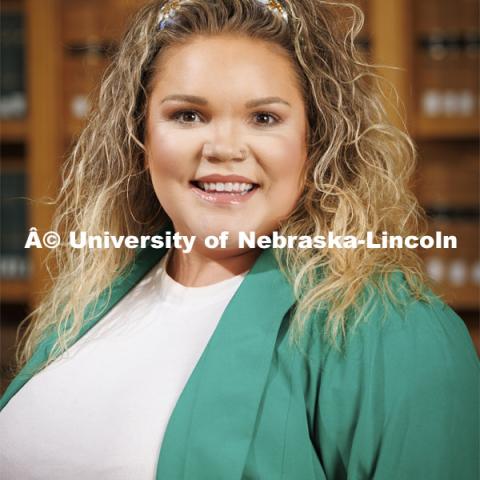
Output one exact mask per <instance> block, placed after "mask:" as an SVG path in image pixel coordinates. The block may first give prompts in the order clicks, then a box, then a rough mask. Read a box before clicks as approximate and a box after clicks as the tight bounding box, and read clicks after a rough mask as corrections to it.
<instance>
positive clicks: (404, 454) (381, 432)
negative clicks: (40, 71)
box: [0, 0, 478, 479]
mask: <svg viewBox="0 0 480 480" xmlns="http://www.w3.org/2000/svg"><path fill="white" fill-rule="evenodd" d="M350 8H351V10H350V11H351V12H353V13H354V16H353V20H352V21H353V24H352V25H351V28H350V29H347V30H348V31H345V29H344V26H343V23H342V22H343V20H342V18H344V16H345V13H346V11H347V10H346V9H345V7H344V6H339V5H337V4H335V3H333V2H328V3H327V2H319V1H316V0H301V1H300V0H299V1H296V2H291V3H290V2H289V3H288V4H283V3H282V4H279V3H276V2H269V1H267V0H266V1H260V0H230V1H227V0H209V1H205V0H191V1H184V2H178V1H174V0H172V1H170V2H167V3H165V2H154V3H152V4H151V5H149V6H147V7H145V8H144V9H143V10H142V11H141V12H139V14H138V16H137V17H136V19H135V21H134V22H133V25H132V27H131V28H130V30H129V31H128V33H127V34H126V36H125V38H124V40H123V42H122V45H121V48H120V51H119V53H118V56H117V58H116V59H115V62H114V63H113V65H112V67H111V68H110V71H109V72H108V75H107V76H106V77H105V80H104V82H103V85H102V89H101V93H100V100H99V105H98V109H97V111H96V112H95V114H94V115H93V116H92V118H91V120H90V122H89V125H88V126H87V128H86V130H85V131H84V133H83V135H82V137H81V138H80V140H79V142H78V145H77V146H76V148H75V150H74V152H73V155H72V158H71V162H70V164H69V166H68V168H67V169H66V174H65V177H64V182H63V188H62V192H61V198H60V202H59V206H58V214H57V217H56V222H55V228H56V229H57V230H59V231H62V232H70V231H73V232H80V231H85V232H88V233H89V234H92V235H93V234H104V232H109V234H110V235H126V234H130V235H136V236H141V235H153V234H160V235H163V236H164V237H167V236H168V235H169V234H173V232H175V233H177V234H179V235H181V236H185V237H189V238H193V237H195V238H196V241H195V244H194V245H193V246H192V249H191V251H189V252H188V253H187V250H188V249H187V248H172V249H170V250H169V251H168V255H167V254H166V253H167V249H166V248H162V249H157V248H154V247H153V244H150V245H149V246H148V247H147V248H145V249H138V250H137V251H133V250H130V249H128V248H125V247H123V248H119V249H114V248H110V249H107V250H101V249H97V250H95V249H88V248H83V249H73V248H72V247H71V246H70V245H68V244H67V243H65V244H64V245H63V246H62V247H61V248H60V249H58V250H57V251H56V252H57V258H56V262H57V265H58V267H59V268H58V272H59V273H58V276H57V277H56V279H55V285H54V288H53V289H52V291H51V292H50V293H49V295H48V297H47V298H46V299H45V301H44V302H43V303H42V305H41V306H40V307H39V309H38V310H37V311H36V312H35V321H34V322H32V323H31V324H30V327H29V330H28V332H27V335H26V337H25V341H24V342H23V346H22V349H21V356H20V363H21V365H23V369H22V370H21V372H20V373H19V375H18V376H17V377H16V379H15V380H14V381H13V382H12V384H11V385H10V387H9V389H8V390H7V392H6V393H5V395H4V397H3V399H2V407H3V411H2V414H1V415H0V429H2V431H3V432H4V439H5V444H4V446H3V448H2V452H3V453H2V457H3V458H2V460H3V462H2V463H3V465H4V467H3V468H4V472H5V474H6V477H7V478H49V479H52V478H102V479H104V478H112V479H113V478H115V479H118V478H129V479H130V478H135V479H140V478H154V477H156V478H161V479H177V478H185V479H213V478H218V479H235V478H245V479H246V478H260V479H270V478H272V479H273V478H275V479H277V478H278V479H280V478H283V479H322V478H329V479H341V478H349V479H369V478H378V479H394V478H398V479H406V478H422V479H430V478H431V479H443V478H444V479H447V478H464V479H467V478H474V476H475V468H476V460H475V452H476V451H477V446H478V438H477V430H476V425H477V423H478V422H477V419H478V417H477V415H478V412H477V410H476V401H477V398H478V393H477V389H476V375H477V371H478V370H477V369H478V367H477V359H476V355H475V352H474V350H473V347H472V343H471V340H470V339H469V336H468V332H467V330H466V328H465V326H464V325H463V323H462V321H461V320H460V319H459V318H458V317H457V316H456V315H455V314H454V313H453V312H452V311H451V310H450V309H449V308H448V307H446V306H445V305H444V304H443V303H441V301H440V300H438V299H437V298H436V297H434V296H433V295H432V294H431V293H430V292H429V291H428V290H427V289H426V288H425V287H424V286H423V285H424V283H423V282H424V278H423V275H422V273H421V268H420V264H419V261H418V259H417V257H416V256H415V255H414V253H412V252H411V251H410V250H401V249H397V250H392V249H390V250H384V249H367V248H363V247H359V248H357V249H343V248H306V249H302V248H299V247H298V246H294V248H286V249H277V250H275V249H267V250H265V251H262V249H261V248H249V247H248V246H242V245H240V244H239V242H237V238H238V235H239V234H240V233H241V232H243V231H245V232H254V233H255V234H256V235H257V236H258V235H264V234H266V235H271V234H272V235H273V232H274V231H279V232H280V233H282V234H283V235H285V236H289V235H291V236H293V235H310V236H315V235H326V232H329V231H331V232H334V233H335V234H336V235H355V236H357V237H358V238H364V237H365V235H366V233H367V232H368V231H372V232H374V234H375V235H376V236H377V237H378V236H379V235H380V234H381V232H383V231H388V232H389V233H390V234H397V235H408V234H411V233H414V232H416V227H417V223H418V219H419V218H420V217H419V214H418V213H417V204H416V201H415V199H414V198H413V197H412V195H411V194H410V193H409V191H408V189H407V186H406V185H407V181H408V179H409V177H410V174H411V172H412V171H413V161H412V157H413V149H412V147H411V142H410V141H409V140H408V138H406V137H405V136H404V135H402V134H401V133H400V132H398V131H397V130H395V129H394V128H393V127H391V126H389V125H388V124H387V122H386V120H385V114H384V111H383V109H382V107H381V99H380V96H379V94H378V92H377V90H376V89H375V87H374V83H373V82H372V81H371V78H372V77H371V76H370V79H369V78H368V74H369V72H370V70H369V67H368V66H366V65H364V64H363V63H362V62H361V60H360V59H359V57H358V55H357V53H356V50H355V48H354V44H353V40H354V38H355V35H356V34H357V33H358V31H359V29H360V25H361V23H362V16H361V14H360V13H359V12H358V10H357V9H356V8H354V7H350ZM222 232H228V241H227V242H226V245H225V248H220V247H218V248H208V247H207V246H206V245H205V241H206V239H207V237H209V236H211V235H216V236H220V235H221V234H222ZM178 246H179V247H182V246H185V245H178ZM7 442H8V443H7Z"/></svg>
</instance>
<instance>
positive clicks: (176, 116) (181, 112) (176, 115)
mask: <svg viewBox="0 0 480 480" xmlns="http://www.w3.org/2000/svg"><path fill="white" fill-rule="evenodd" d="M186 113H193V114H196V115H199V116H200V114H199V113H198V112H197V111H195V110H179V111H177V112H174V113H173V114H172V115H171V116H170V119H171V120H175V121H176V122H178V123H180V124H183V125H189V124H193V123H196V122H183V121H181V120H180V117H181V116H182V115H184V114H186ZM254 115H255V116H257V115H267V116H269V117H270V118H273V120H274V122H272V123H263V124H261V126H262V127H271V126H273V125H275V124H277V123H280V118H278V117H277V116H276V115H274V114H273V113H270V112H255V114H254Z"/></svg>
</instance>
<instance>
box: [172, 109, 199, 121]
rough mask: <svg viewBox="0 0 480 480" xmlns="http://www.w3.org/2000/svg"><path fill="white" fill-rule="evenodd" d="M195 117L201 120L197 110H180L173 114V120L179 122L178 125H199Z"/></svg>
mask: <svg viewBox="0 0 480 480" xmlns="http://www.w3.org/2000/svg"><path fill="white" fill-rule="evenodd" d="M195 117H198V118H200V116H199V114H198V112H196V111H195V110H180V111H178V112H175V113H174V114H172V116H171V118H172V120H175V121H177V122H178V123H184V124H188V123H197V122H195Z"/></svg>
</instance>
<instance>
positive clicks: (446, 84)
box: [0, 0, 480, 365]
mask: <svg viewBox="0 0 480 480" xmlns="http://www.w3.org/2000/svg"><path fill="white" fill-rule="evenodd" d="M145 3H146V2H145V1H144V0H102V2H99V1H98V0H2V2H1V5H0V12H1V35H2V49H4V50H5V51H6V54H5V51H4V50H2V53H3V55H2V58H3V59H4V60H2V62H3V61H6V62H7V66H6V68H5V65H4V63H2V71H3V72H5V71H7V72H8V71H9V70H13V73H12V75H13V77H12V78H10V80H8V79H7V80H5V78H4V76H2V91H1V95H0V97H1V98H0V153H1V167H2V177H3V181H4V183H5V181H6V180H8V179H7V178H6V177H5V175H11V178H12V179H13V178H14V177H15V176H16V177H15V178H17V180H16V181H17V184H18V185H17V187H18V188H17V191H13V192H10V193H8V195H9V198H3V197H2V205H4V206H3V207H2V208H3V209H4V210H5V212H6V213H5V214H4V215H3V217H4V218H3V222H4V223H5V225H6V229H5V231H6V232H7V233H8V232H9V231H10V230H11V229H10V227H11V226H12V225H16V227H15V228H16V229H17V235H18V234H20V236H22V238H23V239H24V240H26V236H27V227H28V228H29V227H31V226H35V227H37V229H38V231H39V233H40V234H41V233H42V232H46V231H48V230H49V229H50V224H51V217H52V213H53V209H52V207H51V206H49V205H47V204H45V203H44V202H42V201H41V200H45V199H52V198H54V197H55V195H56V192H57V191H58V187H59V182H60V171H61V165H62V162H63V159H64V158H65V154H66V150H67V148H68V147H69V146H70V145H71V144H72V142H73V141H74V140H75V138H76V137H77V136H78V134H79V132H80V131H81V129H82V128H83V126H84V124H85V119H86V117H87V115H88V112H89V109H90V105H91V102H92V98H94V95H95V92H96V89H97V87H98V85H99V83H100V80H101V77H102V74H103V72H104V69H105V67H106V65H107V64H108V62H109V59H110V58H111V55H112V53H113V52H115V49H116V48H117V46H118V42H119V39H120V36H121V33H122V32H123V30H124V27H125V25H126V24H127V23H128V20H129V18H130V17H131V15H132V13H133V12H134V11H135V10H136V9H138V7H140V6H141V5H143V4H145ZM354 3H356V4H358V6H359V7H360V8H362V10H363V11H364V13H365V24H364V27H363V29H362V31H361V32H360V34H359V38H358V46H359V48H360V49H361V50H362V52H363V53H364V54H365V56H366V58H368V60H369V61H372V62H373V63H375V64H376V65H378V66H379V67H378V73H379V74H381V75H382V76H384V77H385V78H386V79H387V80H388V81H390V82H391V83H392V84H393V85H394V86H395V88H396V90H397V92H398V94H399V97H400V100H401V104H402V109H401V111H400V114H399V113H398V112H397V111H395V110H393V109H392V110H391V111H390V114H391V116H392V120H393V121H394V122H395V123H396V124H398V125H403V123H404V124H405V125H406V127H407V129H408V131H409V133H410V134H411V135H412V136H413V138H414V140H415V142H416V144H417V148H418V153H419V165H418V174H417V176H416V185H415V188H416V192H417V194H418V197H419V199H420V201H421V204H422V205H423V207H424V208H425V209H426V210H427V211H428V212H429V214H430V229H431V230H432V231H435V230H441V231H444V232H445V233H449V234H454V235H456V236H457V238H458V242H459V245H458V248H457V249H456V250H455V251H453V250H436V251H435V252H432V251H428V252H423V253H422V255H423V257H424V258H425V262H426V266H427V269H428V271H429V272H430V274H431V276H432V277H433V278H434V280H435V282H436V283H437V286H438V292H439V293H440V294H442V295H443V297H444V299H445V300H446V301H447V302H448V303H449V304H450V305H451V306H452V307H453V308H454V309H455V310H456V311H457V312H458V313H459V315H460V316H461V317H462V318H463V319H464V320H465V321H466V323H467V325H468V327H469V329H470V332H471V334H472V337H473V338H474V339H477V340H476V341H477V348H479V349H480V346H479V344H478V337H479V335H478V330H479V328H478V312H479V309H480V292H479V285H480V279H479V275H480V273H479V268H480V267H479V234H478V232H479V230H478V205H479V197H478V192H479V182H478V178H479V172H478V148H479V94H478V85H479V73H478V72H479V22H478V19H479V12H478V8H479V7H478V2H477V1H476V0H459V1H458V2H456V3H452V2H450V1H447V0H422V2H413V0H389V1H388V2H386V1H385V0H356V1H355V2H354ZM15 31H16V33H15ZM9 32H10V33H9ZM8 36H10V37H11V38H10V39H7V41H5V37H8ZM5 59H6V60H5ZM384 65H390V66H393V67H399V68H397V69H391V68H386V67H383V66H384ZM15 78H16V80H15ZM9 82H10V83H9ZM5 85H6V87H5ZM9 85H10V86H9ZM3 100H6V101H5V102H3V103H2V101H3ZM22 177H23V184H22V180H21V178H22ZM7 183H8V185H9V187H11V186H12V185H11V183H12V181H10V180H8V182H7ZM14 183H15V182H14ZM20 198H23V200H22V201H21V202H20V203H21V206H20V203H19V202H18V201H17V205H16V206H11V207H10V206H8V209H7V206H6V204H8V202H11V201H12V199H17V200H18V199H20ZM26 199H28V200H26ZM12 205H13V204H12ZM22 209H23V210H22ZM20 211H22V212H23V213H20ZM15 212H16V213H15ZM21 218H23V222H24V223H23V226H20V223H21V222H19V220H20V219H21ZM2 225H3V224H2ZM4 236H5V235H4V233H3V232H2V248H3V245H5V238H4ZM15 242H17V243H19V244H22V242H18V240H15ZM7 246H8V241H7ZM46 253H47V252H46V251H45V250H44V249H32V250H30V251H28V256H26V255H25V251H23V252H22V254H23V263H24V266H23V267H21V268H19V269H18V272H17V274H15V273H14V272H15V271H16V270H15V268H16V267H12V265H10V267H8V262H7V267H5V268H6V271H5V272H3V270H1V269H0V273H1V280H0V301H1V304H2V327H1V328H2V336H4V340H3V343H5V342H7V337H8V339H11V338H12V335H11V334H8V335H7V336H5V335H6V334H4V326H5V325H8V328H9V329H10V330H11V329H12V328H13V327H12V325H15V324H16V323H15V322H16V321H17V320H18V318H20V317H21V316H22V315H23V314H25V313H26V312H28V311H31V309H32V308H33V307H34V306H35V305H36V304H37V302H38V300H39V298H41V296H42V292H45V291H46V290H48V286H49V277H48V275H47V273H46V271H45V268H44V266H43V261H44V258H45V255H46ZM4 256H5V252H4V251H3V250H2V258H3V257H4ZM0 260H1V259H0ZM8 272H9V273H8ZM6 273H8V274H6ZM3 307H5V308H6V309H4V308H3ZM7 307H8V308H7ZM14 312H17V313H19V314H18V315H17V314H14ZM13 318H15V320H11V319H13ZM10 320H11V321H10ZM5 328H7V327H5ZM10 330H9V331H10ZM8 341H10V340H8ZM7 350H8V351H10V350H9V349H7ZM9 358H10V357H9ZM9 362H10V360H9V359H5V358H4V356H2V365H5V364H8V363H9Z"/></svg>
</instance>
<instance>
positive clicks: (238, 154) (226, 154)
mask: <svg viewBox="0 0 480 480" xmlns="http://www.w3.org/2000/svg"><path fill="white" fill-rule="evenodd" d="M202 155H203V157H205V158H206V159H207V160H210V161H215V160H216V161H219V162H226V161H229V160H236V161H242V160H245V159H246V158H247V152H246V149H245V148H237V147H233V146H231V145H226V144H224V143H217V142H215V143H213V142H206V143H205V144H204V146H203V150H202Z"/></svg>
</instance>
